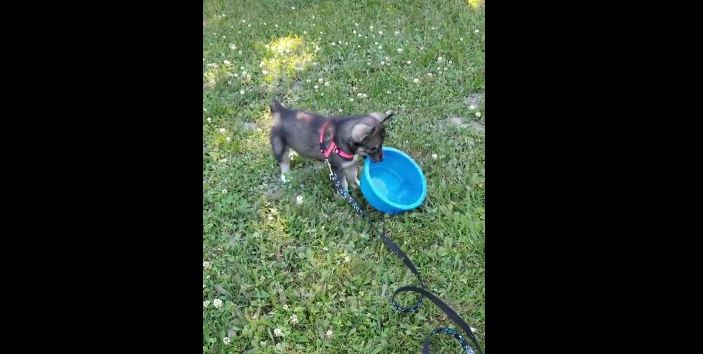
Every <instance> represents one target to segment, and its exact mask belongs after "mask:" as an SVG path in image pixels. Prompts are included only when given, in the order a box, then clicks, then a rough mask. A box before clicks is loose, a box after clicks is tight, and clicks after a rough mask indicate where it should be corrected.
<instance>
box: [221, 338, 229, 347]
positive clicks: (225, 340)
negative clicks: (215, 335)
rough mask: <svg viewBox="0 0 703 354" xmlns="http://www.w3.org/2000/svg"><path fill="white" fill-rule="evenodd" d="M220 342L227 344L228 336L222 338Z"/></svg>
mask: <svg viewBox="0 0 703 354" xmlns="http://www.w3.org/2000/svg"><path fill="white" fill-rule="evenodd" d="M222 342H223V343H225V345H229V343H230V339H229V337H224V338H222Z"/></svg>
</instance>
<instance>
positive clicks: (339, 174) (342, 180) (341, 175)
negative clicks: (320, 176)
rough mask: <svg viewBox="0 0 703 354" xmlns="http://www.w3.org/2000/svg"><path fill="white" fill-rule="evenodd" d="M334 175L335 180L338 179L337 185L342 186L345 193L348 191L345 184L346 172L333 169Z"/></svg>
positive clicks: (347, 186) (347, 185)
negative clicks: (335, 176)
mask: <svg viewBox="0 0 703 354" xmlns="http://www.w3.org/2000/svg"><path fill="white" fill-rule="evenodd" d="M334 173H335V174H336V175H337V178H338V179H339V183H340V184H341V185H342V188H344V190H345V191H348V190H349V183H347V175H346V171H345V170H344V169H342V168H335V169H334Z"/></svg>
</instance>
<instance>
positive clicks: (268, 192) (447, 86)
mask: <svg viewBox="0 0 703 354" xmlns="http://www.w3.org/2000/svg"><path fill="white" fill-rule="evenodd" d="M483 27H484V13H483V8H482V6H481V5H480V4H478V5H477V3H476V2H475V1H473V0H471V1H467V0H450V1H444V0H443V1H422V2H420V1H402V0H395V1H391V0H387V1H370V0H369V1H217V0H205V4H204V8H203V43H204V44H203V158H204V164H203V218H204V224H203V261H204V263H203V301H204V303H203V349H204V351H205V353H243V352H245V353H338V352H342V353H419V352H420V351H421V348H422V340H423V338H424V336H425V335H426V334H427V333H428V332H429V331H431V330H432V328H434V327H437V326H440V325H450V326H452V323H451V322H449V321H446V320H443V319H444V317H445V316H444V315H443V314H442V312H441V311H440V310H439V309H438V308H436V307H435V306H434V305H432V304H431V303H430V302H429V301H427V302H426V303H425V305H423V307H422V308H421V310H420V311H419V312H418V313H416V314H414V315H404V314H401V313H398V312H396V311H394V310H393V309H392V308H391V306H390V305H389V298H390V295H391V294H392V293H393V291H394V290H395V289H396V288H398V287H400V286H403V285H408V284H411V283H413V282H414V281H415V279H414V276H413V275H412V273H410V272H409V271H407V270H406V269H405V268H404V266H403V264H402V263H401V262H400V261H399V260H398V259H397V258H396V257H395V256H394V255H392V254H391V253H390V252H389V251H388V250H386V248H385V247H384V246H383V244H382V243H381V242H380V240H379V239H378V238H377V237H376V235H375V234H374V233H373V232H371V231H370V230H367V229H366V228H365V225H364V223H363V222H362V221H360V220H359V219H358V218H357V217H356V216H354V214H353V212H352V209H351V208H350V207H349V206H348V205H346V204H345V203H344V201H343V200H341V199H339V198H336V197H335V196H334V194H333V190H332V188H331V187H330V184H329V181H328V179H327V171H326V167H325V166H324V164H322V163H319V162H312V161H305V160H301V159H300V158H297V159H294V160H293V163H292V168H291V173H290V174H289V175H288V178H289V180H290V182H289V183H288V184H286V185H282V184H281V182H280V180H279V172H280V170H279V168H278V166H277V165H276V163H275V162H274V160H273V157H272V156H271V151H270V145H269V140H268V132H269V125H270V121H271V117H270V113H269V108H268V107H269V103H270V101H271V98H272V97H273V96H274V95H275V96H277V97H279V98H280V99H281V101H282V102H283V103H284V104H286V105H287V106H289V107H291V106H292V107H298V108H304V109H306V110H311V111H316V112H323V113H328V114H335V115H346V114H362V113H368V112H373V111H387V110H391V111H394V112H396V116H395V117H394V119H393V120H392V122H391V123H389V125H388V126H387V129H386V131H387V138H386V145H387V146H392V147H396V148H399V149H401V150H403V151H405V152H407V153H408V154H410V155H411V156H412V157H413V158H414V159H415V160H416V161H417V162H418V164H420V166H422V168H423V170H424V172H425V175H426V177H427V185H428V195H427V199H426V202H425V204H424V205H423V206H422V207H421V208H419V209H417V210H416V211H414V212H412V213H407V214H404V215H400V216H396V217H393V218H389V219H388V220H387V222H386V226H387V228H388V229H389V234H390V237H391V238H393V239H394V240H396V242H397V243H398V245H399V246H400V247H401V248H403V249H404V250H405V251H406V252H407V253H408V255H409V256H410V258H411V259H412V260H413V261H414V262H415V263H416V264H417V266H418V268H419V269H420V272H421V273H422V274H423V276H424V277H425V278H426V283H427V286H428V288H429V289H430V290H431V291H433V292H434V293H436V294H437V295H438V296H439V297H441V298H442V299H444V300H445V301H447V302H448V303H449V304H450V305H451V306H452V307H453V308H454V309H455V310H456V311H457V312H458V313H459V314H460V315H461V316H463V317H464V319H466V321H467V322H469V324H470V325H471V326H472V327H474V328H475V329H476V332H477V333H476V334H477V338H478V339H479V341H480V342H481V343H482V344H483V343H484V342H483V341H484V298H485V292H484V274H485V271H484V239H485V231H484V207H485V206H484V195H485V193H484V133H483V127H484V125H483V123H484V120H485V115H482V113H483V90H484V54H483V48H484V33H483ZM354 195H355V196H356V197H357V199H361V200H363V198H362V197H361V196H360V195H359V194H358V192H356V191H355V192H354ZM299 197H301V198H299ZM301 199H302V202H300V200H301ZM402 300H403V301H402V302H403V303H406V304H410V303H411V302H413V300H414V297H413V295H408V296H406V297H404V298H402ZM433 349H434V352H436V353H458V352H460V347H459V345H458V344H457V343H456V342H455V341H454V340H453V339H451V338H449V337H447V336H441V335H440V336H435V338H434V340H433Z"/></svg>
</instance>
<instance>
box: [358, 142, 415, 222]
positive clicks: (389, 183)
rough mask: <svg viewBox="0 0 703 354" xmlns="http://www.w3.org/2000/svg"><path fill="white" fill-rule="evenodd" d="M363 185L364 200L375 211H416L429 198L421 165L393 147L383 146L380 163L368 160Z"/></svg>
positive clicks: (362, 178)
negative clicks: (426, 197)
mask: <svg viewBox="0 0 703 354" xmlns="http://www.w3.org/2000/svg"><path fill="white" fill-rule="evenodd" d="M360 182H361V193H362V194H363V195H364V198H366V200H367V201H368V202H369V204H371V206H372V207H373V208H374V209H376V210H378V211H380V212H382V213H386V214H398V213H402V212H406V211H410V210H413V209H415V208H417V207H418V206H420V204H422V202H423V201H424V200H425V196H426V195H427V182H426V181H425V175H424V174H423V173H422V169H421V168H420V166H418V165H417V163H415V161H414V160H413V159H412V158H411V157H410V156H408V155H407V154H406V153H404V152H402V151H400V150H398V149H395V148H392V147H383V161H381V162H373V161H372V160H371V158H367V159H366V161H365V162H364V171H363V172H362V174H361V181H360Z"/></svg>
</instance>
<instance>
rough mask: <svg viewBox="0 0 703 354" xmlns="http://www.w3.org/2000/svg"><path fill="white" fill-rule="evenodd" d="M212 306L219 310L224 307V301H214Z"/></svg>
mask: <svg viewBox="0 0 703 354" xmlns="http://www.w3.org/2000/svg"><path fill="white" fill-rule="evenodd" d="M212 306H215V308H216V309H219V308H220V307H222V300H220V299H215V300H213V301H212Z"/></svg>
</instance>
